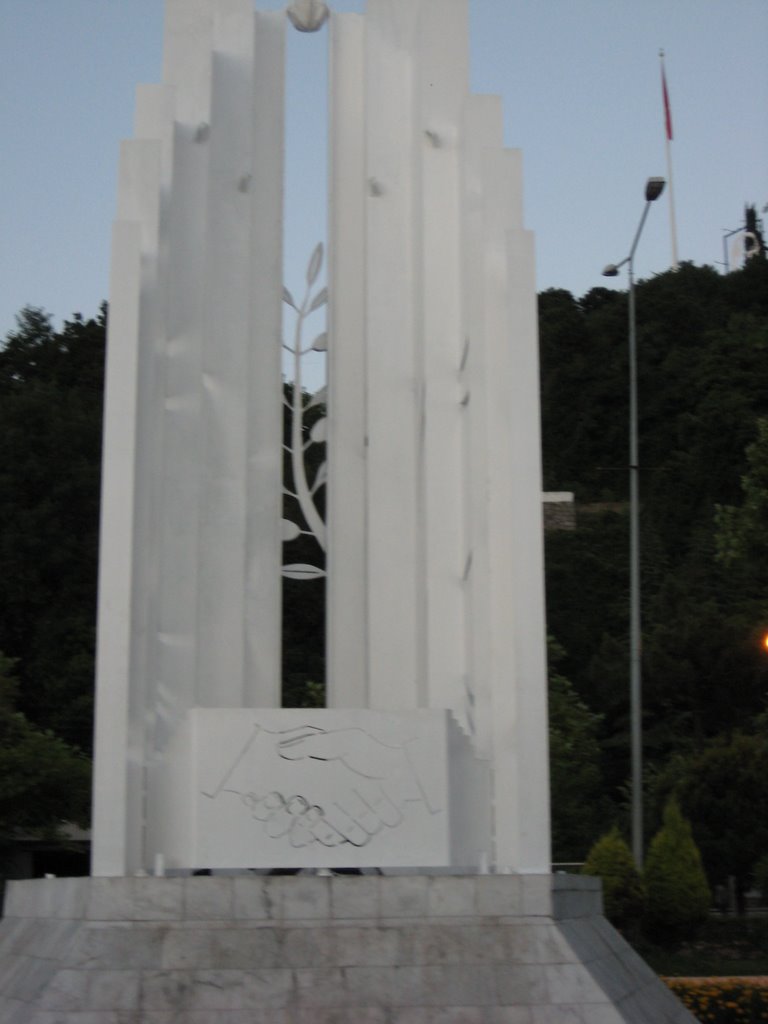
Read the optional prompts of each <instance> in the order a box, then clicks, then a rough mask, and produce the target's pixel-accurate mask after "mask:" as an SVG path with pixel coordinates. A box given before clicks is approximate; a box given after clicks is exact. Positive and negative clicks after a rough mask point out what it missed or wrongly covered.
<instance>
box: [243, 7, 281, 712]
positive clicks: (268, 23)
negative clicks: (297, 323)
mask: <svg viewBox="0 0 768 1024" xmlns="http://www.w3.org/2000/svg"><path fill="white" fill-rule="evenodd" d="M285 22H286V19H285V15H284V14H283V12H282V11H274V12H272V11H270V12H266V13H262V12H257V13H256V15H255V25H256V35H255V43H254V81H253V108H252V114H251V117H252V119H253V139H254V149H253V152H254V159H253V167H252V178H251V180H250V182H249V184H248V188H249V192H248V196H249V199H250V231H251V255H250V266H251V285H250V294H251V301H250V321H251V334H250V343H249V346H248V371H247V372H248V393H249V403H248V409H247V415H248V422H247V428H246V429H247V436H248V444H247V459H248V475H247V487H246V501H247V509H248V518H247V522H246V540H245V549H246V555H245V561H246V567H245V585H246V595H245V657H244V660H245V676H244V678H245V703H246V704H247V705H248V706H251V707H279V706H280V623H281V612H280V593H281V591H280V566H281V556H282V537H281V533H280V520H281V517H282V473H283V450H282V443H283V397H282V365H281V354H282V349H281V344H282V280H283V163H284V156H283V147H284V119H285V111H284V108H285V84H284V66H285Z"/></svg>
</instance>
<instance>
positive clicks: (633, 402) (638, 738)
mask: <svg viewBox="0 0 768 1024" xmlns="http://www.w3.org/2000/svg"><path fill="white" fill-rule="evenodd" d="M664 184H665V182H664V179H663V178H649V179H648V181H647V182H646V186H645V207H644V208H643V215H642V217H641V218H640V224H639V226H638V228H637V231H636V233H635V238H634V241H633V242H632V248H631V249H630V250H629V256H627V257H626V258H625V259H623V260H622V261H621V263H616V264H613V263H611V264H609V265H608V266H607V267H606V268H605V270H603V274H604V276H605V277H616V275H617V274H618V272H619V269H620V268H621V267H623V266H624V264H625V263H626V264H629V266H628V272H629V705H630V728H631V736H630V747H631V761H632V781H631V792H632V856H633V857H634V859H635V863H636V864H637V866H638V868H640V867H642V865H643V851H644V843H643V727H642V715H643V695H642V664H641V656H642V634H641V622H640V480H639V473H640V457H639V450H638V436H637V435H638V431H637V319H636V315H635V250H636V249H637V243H638V242H639V241H640V235H641V234H642V231H643V227H644V226H645V220H646V217H647V216H648V210H649V209H650V206H651V203H652V202H654V200H656V199H658V198H659V196H660V195H661V193H662V192H663V191H664Z"/></svg>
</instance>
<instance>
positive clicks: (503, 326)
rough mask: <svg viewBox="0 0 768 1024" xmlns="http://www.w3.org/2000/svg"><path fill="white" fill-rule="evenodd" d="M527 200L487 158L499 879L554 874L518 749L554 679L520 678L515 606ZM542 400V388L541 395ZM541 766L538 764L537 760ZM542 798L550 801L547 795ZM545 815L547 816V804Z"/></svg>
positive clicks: (506, 166)
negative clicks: (513, 274)
mask: <svg viewBox="0 0 768 1024" xmlns="http://www.w3.org/2000/svg"><path fill="white" fill-rule="evenodd" d="M521 197H522V182H521V163H520V154H519V152H517V151H512V150H503V151H501V152H498V153H493V152H491V153H489V154H488V155H487V158H486V166H485V210H486V213H485V237H486V260H485V307H486V348H485V360H486V363H485V387H486V395H487V409H488V417H487V428H488V438H487V443H488V452H489V463H488V524H489V542H490V549H491V551H493V552H494V558H493V560H492V563H491V566H490V570H491V571H490V577H489V583H490V593H489V603H490V612H491V616H490V624H489V625H490V654H491V658H490V666H489V667H490V685H491V694H492V728H493V763H494V786H495V837H496V858H495V859H496V864H497V867H498V868H500V869H501V870H505V869H514V870H515V871H536V870H539V871H541V870H546V869H547V865H548V863H549V842H548V831H547V830H546V825H545V829H544V834H543V835H542V836H541V839H540V840H538V839H537V840H534V839H533V835H534V832H536V831H538V832H539V833H540V834H541V830H540V829H539V825H540V823H541V816H539V817H537V818H535V820H533V821H525V820H524V817H523V813H524V808H523V804H524V803H526V786H531V787H532V788H534V789H536V790H537V791H538V792H541V787H542V781H543V785H544V786H546V783H547V774H546V768H545V771H544V777H543V780H542V779H541V778H539V777H536V773H535V770H534V769H533V768H532V766H531V765H529V764H528V763H527V762H526V761H525V760H524V757H523V751H522V750H521V749H520V747H519V739H520V737H521V736H522V735H523V733H524V732H526V731H528V730H530V731H531V732H532V734H534V735H536V736H537V737H538V736H540V732H539V725H540V724H541V725H542V726H545V723H546V719H544V720H543V721H542V722H541V723H538V722H536V721H533V720H531V719H528V718H525V717H524V716H523V713H522V705H521V692H522V689H523V688H524V687H526V688H528V689H529V692H530V690H531V689H532V688H535V687H541V688H542V689H543V688H545V686H546V673H543V674H541V675H539V677H538V678H531V677H528V678H522V677H521V675H520V671H519V669H520V668H521V667H522V665H523V664H524V659H523V657H522V654H521V648H523V649H526V648H530V646H531V645H532V644H533V643H534V642H535V641H538V639H540V640H541V641H542V642H543V633H540V634H539V637H538V638H537V637H535V636H534V635H529V634H526V633H525V631H524V629H523V626H524V624H525V621H526V620H525V619H523V621H522V622H521V621H518V613H519V612H520V611H521V609H520V607H519V603H518V602H516V597H517V596H518V595H519V594H520V593H521V591H520V589H519V588H521V587H522V588H524V587H525V586H526V585H527V584H529V583H530V580H529V579H528V578H527V577H526V578H520V579H517V580H516V579H515V573H516V572H519V566H518V565H517V564H516V560H515V553H516V552H517V551H519V549H520V545H525V544H533V545H536V543H537V538H536V537H535V535H534V536H532V535H531V533H530V529H528V531H527V532H526V533H525V534H524V536H521V537H518V536H516V535H514V526H515V520H514V509H515V505H516V498H517V495H518V494H519V493H522V491H523V490H524V489H525V488H526V487H530V486H531V485H532V482H531V476H530V473H529V475H528V479H527V481H526V480H522V479H519V478H518V476H517V475H516V473H517V469H518V467H516V466H515V462H514V456H515V453H516V452H517V453H518V454H519V451H520V446H523V445H528V444H529V437H530V431H531V430H533V431H534V434H536V428H535V427H531V424H530V422H529V419H528V420H527V421H526V423H525V424H523V423H521V420H520V417H519V416H517V415H516V413H515V411H514V410H515V403H516V401H518V400H519V399H520V393H519V389H521V388H523V387H524V386H526V387H527V386H529V384H530V374H529V373H528V374H526V383H525V385H523V384H522V382H521V381H520V380H519V379H518V373H519V370H520V366H519V365H518V364H519V360H520V354H519V352H518V347H519V346H520V345H525V344H528V345H532V344H535V339H536V333H535V326H536V325H535V319H534V321H533V323H530V322H529V321H528V320H525V319H524V320H523V321H520V320H517V312H516V310H517V306H518V305H519V304H520V303H523V305H524V308H526V307H525V304H530V302H532V301H535V291H533V292H531V293H530V295H529V294H528V293H527V292H526V291H525V288H526V287H530V286H532V278H531V277H530V276H528V277H527V278H525V279H523V278H520V277H519V276H518V278H517V279H516V287H515V288H514V294H513V295H512V296H511V297H510V294H509V290H510V287H511V284H512V281H511V280H510V270H509V252H508V232H509V231H510V230H520V225H521V221H522V211H521V205H522V204H521ZM512 316H514V317H515V320H513V319H512ZM513 323H515V324H516V326H517V327H518V328H520V327H521V323H525V327H526V328H527V329H529V330H531V331H533V333H532V334H529V336H528V337H527V338H524V337H523V336H522V332H520V333H517V334H516V335H513V333H512V324H513ZM524 359H525V356H523V360H524ZM537 394H538V385H537V384H536V387H535V391H534V395H537ZM534 401H535V399H534ZM526 410H527V413H528V414H529V413H530V403H528V404H527V405H526ZM516 431H518V436H517V437H515V432H516ZM540 494H541V488H540V484H539V485H538V486H537V487H536V489H535V495H536V501H537V502H540ZM531 497H532V496H531ZM525 500H529V498H526V499H525ZM528 527H530V523H529V524H528ZM528 625H530V621H529V622H528ZM528 667H529V668H530V666H528ZM544 692H545V690H544ZM528 750H530V747H529V748H528ZM544 750H546V739H545V740H544ZM535 763H536V764H538V765H540V758H539V757H537V758H536V759H535ZM523 774H524V778H523ZM542 795H543V796H544V797H546V789H545V790H544V793H543V794H542ZM542 806H543V808H546V807H547V804H546V803H544V804H543V805H542ZM544 817H545V818H546V812H545V814H544ZM531 847H535V848H536V853H537V855H538V856H539V857H544V858H545V859H546V863H545V864H543V865H542V864H538V865H536V864H533V863H531V860H533V859H535V858H534V854H533V852H532V849H531ZM545 851H546V852H545Z"/></svg>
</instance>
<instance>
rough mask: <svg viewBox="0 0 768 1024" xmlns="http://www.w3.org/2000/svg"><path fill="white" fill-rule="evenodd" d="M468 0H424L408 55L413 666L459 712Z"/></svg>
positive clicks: (431, 692)
mask: <svg viewBox="0 0 768 1024" xmlns="http://www.w3.org/2000/svg"><path fill="white" fill-rule="evenodd" d="M467 22H468V11H467V0H443V2H442V3H440V4H439V5H438V4H434V3H428V4H425V5H424V7H423V8H422V15H421V20H420V24H419V34H418V43H417V47H416V50H415V54H414V64H415V67H416V68H417V73H418V94H417V115H416V116H417V129H418V140H417V144H418V146H419V148H420V151H421V161H420V167H419V171H418V178H417V181H416V185H417V188H418V191H419V194H420V196H421V201H420V213H421V220H420V223H419V224H418V228H419V231H420V234H421V239H422V241H421V251H420V252H419V258H420V260H421V261H422V266H423V269H422V273H421V289H420V300H421V301H420V305H421V310H420V313H421V318H420V322H419V324H418V327H417V350H418V359H419V365H418V368H417V373H418V377H419V379H420V381H421V385H420V386H421V389H422V396H423V397H422V400H423V408H422V410H421V422H420V424H419V459H420V465H419V469H418V477H419V486H420V521H419V524H418V530H419V543H420V547H421V564H420V566H419V569H420V574H421V577H420V580H419V587H420V602H421V605H422V608H423V611H422V621H423V636H421V637H420V638H419V643H420V644H421V645H422V646H423V649H424V657H423V660H422V669H421V670H422V671H423V672H424V673H425V677H426V678H425V688H426V693H425V700H426V703H427V705H428V706H429V707H448V708H452V709H455V710H456V711H457V712H458V713H461V711H462V709H463V707H464V703H465V680H466V673H467V663H466V622H465V615H464V599H465V593H464V584H463V576H464V573H465V568H466V555H465V549H464V489H465V486H466V480H465V476H464V461H463V433H464V430H465V427H466V406H465V405H464V404H462V403H463V400H464V398H465V397H466V396H465V392H464V390H463V389H462V386H461V381H460V373H461V369H460V368H461V359H462V352H463V344H464V337H463V331H462V320H463V317H462V303H463V296H462V289H461V279H462V249H461V246H462V239H461V228H462V225H461V175H460V172H461V157H462V138H461V129H462V120H463V106H464V103H465V100H466V97H467V94H468V91H469V69H468V53H467Z"/></svg>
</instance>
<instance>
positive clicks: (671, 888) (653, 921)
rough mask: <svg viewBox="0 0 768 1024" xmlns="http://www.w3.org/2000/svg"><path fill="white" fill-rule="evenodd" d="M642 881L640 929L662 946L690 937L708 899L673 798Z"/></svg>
mask: <svg viewBox="0 0 768 1024" xmlns="http://www.w3.org/2000/svg"><path fill="white" fill-rule="evenodd" d="M643 879H644V881H645V912H644V914H643V926H644V928H646V930H647V931H648V933H649V935H650V936H651V937H652V938H655V939H659V940H661V941H664V942H666V941H670V942H675V941H678V940H679V939H684V938H690V937H691V936H693V935H694V934H695V933H696V930H697V929H698V928H699V927H700V926H701V925H702V924H703V923H704V921H705V920H706V918H707V915H708V913H709V906H710V902H711V896H710V891H709V886H708V884H707V878H706V875H705V874H704V868H703V867H702V863H701V855H700V854H699V851H698V848H697V846H696V844H695V842H694V841H693V835H692V833H691V826H690V823H689V822H688V821H686V820H685V818H683V816H682V814H681V813H680V808H679V806H678V804H677V801H676V800H675V799H674V798H672V799H670V800H669V801H668V802H667V805H666V807H665V808H664V825H663V827H662V828H661V830H660V831H659V832H657V834H656V835H655V836H654V837H653V839H652V840H651V845H650V847H649V849H648V856H647V858H646V862H645V871H644V873H643Z"/></svg>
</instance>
